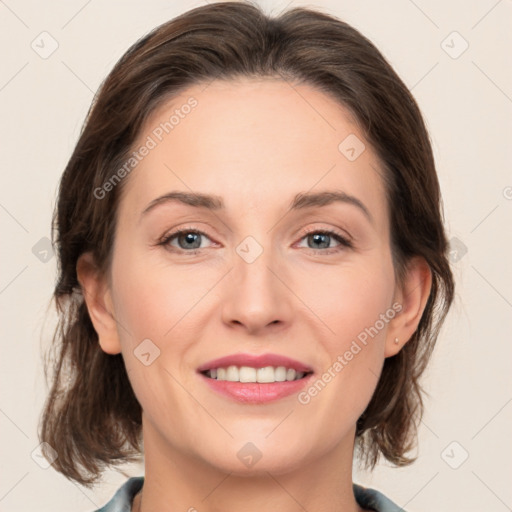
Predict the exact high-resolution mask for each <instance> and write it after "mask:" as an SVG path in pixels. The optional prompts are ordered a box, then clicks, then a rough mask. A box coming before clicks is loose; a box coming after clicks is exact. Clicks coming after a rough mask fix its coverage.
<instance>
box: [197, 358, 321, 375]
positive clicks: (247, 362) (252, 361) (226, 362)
mask: <svg viewBox="0 0 512 512" xmlns="http://www.w3.org/2000/svg"><path fill="white" fill-rule="evenodd" d="M228 366H238V367H240V366H250V367H252V368H265V366H275V367H277V366H285V367H286V368H293V369H294V370H295V371H297V372H304V373H308V372H312V371H313V369H312V368H311V367H309V366H308V365H306V364H304V363H301V362H300V361H296V360H295V359H290V358H289V357H286V356H280V355H279V354H262V355H259V356H256V355H252V354H232V355H230V356H226V357H221V358H219V359H214V360H213V361H208V362H207V363H204V364H202V365H201V366H200V367H199V368H198V369H197V371H198V372H204V371H206V370H212V369H214V368H227V367H228Z"/></svg>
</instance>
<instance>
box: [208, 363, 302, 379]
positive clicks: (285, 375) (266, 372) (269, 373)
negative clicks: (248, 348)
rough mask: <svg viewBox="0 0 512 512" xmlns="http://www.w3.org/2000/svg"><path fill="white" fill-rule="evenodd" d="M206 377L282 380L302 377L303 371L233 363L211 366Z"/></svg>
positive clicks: (282, 367)
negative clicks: (222, 366)
mask: <svg viewBox="0 0 512 512" xmlns="http://www.w3.org/2000/svg"><path fill="white" fill-rule="evenodd" d="M207 375H208V377H210V378H211V379H217V380H226V381H229V382H260V383H271V382H284V381H292V380H298V379H302V378H303V377H304V375H305V372H298V371H295V370H294V369H293V368H286V367H285V366H277V367H274V366H265V367H264V368H252V367H250V366H241V367H237V366H234V365H231V366H228V367H227V368H213V369H212V370H208V372H207Z"/></svg>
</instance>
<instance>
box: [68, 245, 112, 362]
mask: <svg viewBox="0 0 512 512" xmlns="http://www.w3.org/2000/svg"><path fill="white" fill-rule="evenodd" d="M76 273H77V277H78V282H79V283H80V286H81V288H82V294H83V296H84V300H85V303H86V306H87V311H88V312H89V316H90V318H91V321H92V324H93V326H94V329H95V331H96V333H97V334H98V339H99V343H100V346H101V348H102V349H103V351H104V352H106V353H107V354H119V353H120V352H121V343H120V342H119V335H118V332H117V322H116V320H115V318H114V308H113V304H112V297H111V292H110V289H109V287H108V283H107V279H106V277H105V276H104V275H103V274H102V273H101V272H100V271H99V269H98V267H97V265H96V264H95V261H94V257H93V255H92V253H90V252H88V253H84V254H82V255H81V256H80V257H79V258H78V261H77V264H76Z"/></svg>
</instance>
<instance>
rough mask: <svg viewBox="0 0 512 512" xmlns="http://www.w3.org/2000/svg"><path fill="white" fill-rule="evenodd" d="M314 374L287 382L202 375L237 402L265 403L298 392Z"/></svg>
mask: <svg viewBox="0 0 512 512" xmlns="http://www.w3.org/2000/svg"><path fill="white" fill-rule="evenodd" d="M312 376H313V374H309V375H308V376H307V377H304V378H302V379H299V380H290V381H285V382H269V383H260V382H230V381H227V380H217V379H210V378H209V377H206V376H205V375H203V374H200V377H201V378H202V379H204V380H205V382H206V384H207V385H208V386H210V388H211V389H213V390H214V391H216V392H217V393H220V394H221V395H224V396H228V397H229V398H232V399H234V400H236V401H237V402H241V403H247V404H264V403H268V402H273V401H275V400H279V399H281V398H284V397H287V396H290V395H293V394H295V393H298V392H299V391H300V390H301V389H302V388H303V387H304V386H306V384H307V383H308V382H309V381H310V379H311V377H312Z"/></svg>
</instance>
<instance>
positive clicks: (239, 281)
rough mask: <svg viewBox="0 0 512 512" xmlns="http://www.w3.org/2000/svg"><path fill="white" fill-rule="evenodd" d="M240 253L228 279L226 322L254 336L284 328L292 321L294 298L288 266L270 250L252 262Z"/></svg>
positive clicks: (225, 292) (225, 298)
mask: <svg viewBox="0 0 512 512" xmlns="http://www.w3.org/2000/svg"><path fill="white" fill-rule="evenodd" d="M240 254H242V256H240ZM240 254H239V253H236V254H235V255H234V258H233V268H232V270H231V271H230V272H229V274H228V276H226V279H225V280H224V281H225V282H224V286H223V290H222V293H223V297H222V304H223V306H222V320H223V322H224V323H225V324H226V325H228V326H229V327H230V328H238V329H240V330H245V331H246V333H248V334H253V335H254V334H260V333H264V332H265V331H268V330H271V331H272V332H274V333H275V332H276V331H282V330H283V329H285V328H286V327H288V326H289V324H290V322H291V318H292V315H293V300H294V296H293V293H292V291H291V290H290V288H289V287H288V286H287V280H289V279H287V276H286V271H285V270H284V265H279V262H278V261H277V260H276V258H273V257H272V255H271V251H270V250H264V251H263V252H262V253H261V254H260V255H259V256H258V257H257V258H256V259H255V260H254V261H252V262H251V259H250V258H249V259H247V258H245V256H244V255H243V252H240Z"/></svg>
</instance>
